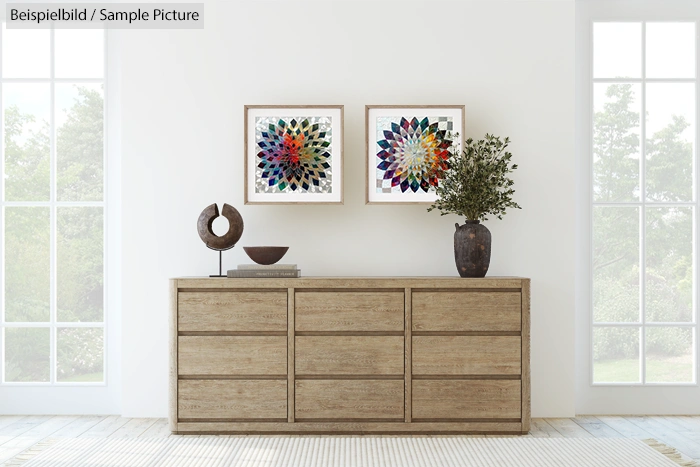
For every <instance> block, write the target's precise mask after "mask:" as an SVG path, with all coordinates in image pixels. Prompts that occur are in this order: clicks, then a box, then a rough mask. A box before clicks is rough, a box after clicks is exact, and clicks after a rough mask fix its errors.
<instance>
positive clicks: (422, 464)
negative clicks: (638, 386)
mask: <svg viewBox="0 0 700 467" xmlns="http://www.w3.org/2000/svg"><path fill="white" fill-rule="evenodd" d="M649 445H653V446H654V448H652V447H650V446H649ZM662 452H665V454H664V453H662ZM674 458H675V459H676V460H675V461H674V460H672V459H674ZM6 465H13V466H14V465H21V466H23V467H37V466H50V467H77V466H99V467H107V466H119V467H122V466H124V467H139V466H168V467H176V466H187V467H190V466H203V467H204V466H206V467H214V466H235V467H273V466H274V467H277V466H280V467H282V466H284V467H312V466H313V467H351V466H353V467H355V466H357V467H389V466H392V467H393V466H396V467H437V466H440V467H442V466H455V467H456V466H459V467H472V466H474V467H489V466H518V467H530V466H532V467H545V466H551V467H565V466H571V467H588V466H590V467H603V466H605V467H612V466H624V467H627V466H635V467H637V466H649V467H653V466H666V467H678V465H695V464H694V463H684V462H682V461H681V460H680V456H678V454H677V453H676V452H675V451H674V450H673V449H672V448H668V447H667V446H665V445H662V444H659V443H656V442H654V440H647V441H641V440H635V439H622V438H607V439H591V438H588V439H586V438H579V439H576V438H516V437H514V438H467V437H390V436H382V437H380V436H357V437H331V436H305V437H269V436H266V437H263V436H243V437H225V436H222V437H217V436H205V437H200V438H191V437H179V436H175V437H170V438H107V439H104V438H101V439H98V438H79V439H63V440H55V439H54V440H48V441H47V442H44V443H41V445H38V446H36V447H35V448H33V449H30V450H28V451H26V452H25V453H23V455H20V456H17V457H16V458H14V459H13V460H11V461H9V462H8V463H7V464H6Z"/></svg>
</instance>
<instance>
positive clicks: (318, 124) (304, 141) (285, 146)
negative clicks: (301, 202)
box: [255, 116, 333, 193]
mask: <svg viewBox="0 0 700 467" xmlns="http://www.w3.org/2000/svg"><path fill="white" fill-rule="evenodd" d="M255 138H256V144H257V146H258V148H257V149H258V152H257V161H258V164H257V169H256V174H255V191H256V192H257V193H285V192H294V191H296V192H299V193H303V192H308V193H332V192H333V184H332V181H333V171H332V169H331V162H332V154H331V151H332V150H331V142H332V138H333V131H332V128H331V119H330V118H329V117H303V116H301V117H300V116H296V117H257V118H256V119H255Z"/></svg>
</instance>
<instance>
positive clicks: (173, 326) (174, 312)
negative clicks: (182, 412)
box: [168, 279, 178, 431]
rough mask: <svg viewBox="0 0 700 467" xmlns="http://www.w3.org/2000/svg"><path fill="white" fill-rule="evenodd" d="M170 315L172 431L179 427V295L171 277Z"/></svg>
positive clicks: (169, 397)
mask: <svg viewBox="0 0 700 467" xmlns="http://www.w3.org/2000/svg"><path fill="white" fill-rule="evenodd" d="M169 286H170V315H169V316H168V324H169V344H170V355H169V361H170V365H169V369H168V372H169V375H168V422H169V426H170V430H171V431H175V430H176V428H177V363H178V362H177V361H178V349H177V319H178V309H177V307H178V296H177V280H174V279H170V281H169Z"/></svg>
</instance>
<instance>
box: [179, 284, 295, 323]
mask: <svg viewBox="0 0 700 467" xmlns="http://www.w3.org/2000/svg"><path fill="white" fill-rule="evenodd" d="M177 323H178V330H179V331H232V332H238V331H282V332H283V331H286V330H287V293H286V292H265V291H260V292H180V293H179V294H178V303H177Z"/></svg>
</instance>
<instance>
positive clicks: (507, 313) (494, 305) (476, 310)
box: [411, 291, 521, 331]
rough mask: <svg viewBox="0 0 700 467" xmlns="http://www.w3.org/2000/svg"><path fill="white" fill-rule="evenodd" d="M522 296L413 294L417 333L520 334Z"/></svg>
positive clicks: (413, 315) (510, 294) (413, 312)
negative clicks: (512, 332) (503, 332)
mask: <svg viewBox="0 0 700 467" xmlns="http://www.w3.org/2000/svg"><path fill="white" fill-rule="evenodd" d="M520 301H521V298H520V292H468V291H464V292H459V291H458V292H441V291H436V292H414V293H413V294H412V304H411V309H412V326H413V330H414V331H520V327H521V303H520Z"/></svg>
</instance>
